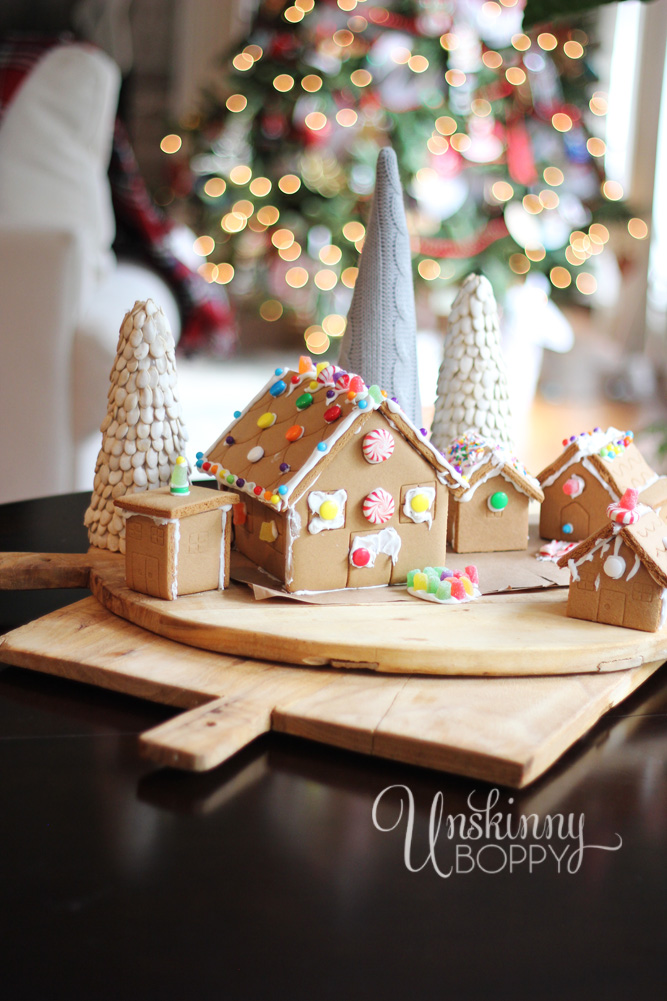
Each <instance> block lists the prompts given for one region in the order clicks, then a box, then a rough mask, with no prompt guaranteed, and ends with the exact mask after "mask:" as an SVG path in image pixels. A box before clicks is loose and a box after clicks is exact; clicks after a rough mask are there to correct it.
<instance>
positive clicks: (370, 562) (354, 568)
mask: <svg viewBox="0 0 667 1001" xmlns="http://www.w3.org/2000/svg"><path fill="white" fill-rule="evenodd" d="M376 536H377V533H376V532H353V533H352V535H351V536H350V557H349V562H348V570H347V586H348V587H377V586H379V585H380V584H389V583H390V581H391V571H392V567H393V563H392V561H391V557H390V556H389V554H388V553H383V552H378V551H377V549H376V547H374V546H373V545H370V544H365V538H366V537H368V539H369V540H370V539H375V538H376Z"/></svg>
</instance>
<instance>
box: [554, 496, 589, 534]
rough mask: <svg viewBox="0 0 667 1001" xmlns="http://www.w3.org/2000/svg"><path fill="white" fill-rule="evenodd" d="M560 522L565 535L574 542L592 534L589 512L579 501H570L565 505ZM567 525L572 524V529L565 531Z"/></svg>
mask: <svg viewBox="0 0 667 1001" xmlns="http://www.w3.org/2000/svg"><path fill="white" fill-rule="evenodd" d="M560 524H561V531H562V532H563V533H564V537H565V538H567V539H568V540H570V541H572V542H574V541H575V540H578V539H585V538H587V537H588V536H589V535H590V529H589V527H588V526H589V517H588V512H587V511H586V509H585V508H584V507H582V505H581V504H579V502H578V501H570V503H569V504H566V505H565V506H564V507H563V509H562V510H561V523H560ZM566 525H571V526H572V529H571V531H569V532H565V526H566Z"/></svg>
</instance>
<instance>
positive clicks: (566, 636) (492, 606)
mask: <svg viewBox="0 0 667 1001" xmlns="http://www.w3.org/2000/svg"><path fill="white" fill-rule="evenodd" d="M91 589H92V591H93V594H94V595H95V597H96V598H97V599H98V600H99V602H100V603H101V604H102V605H104V606H105V608H107V609H108V610H109V611H111V612H113V613H114V614H115V615H118V616H120V617H121V618H124V619H127V620H128V621H130V622H133V623H134V624H135V625H139V626H141V627H142V628H144V629H149V630H151V631H152V632H154V633H157V634H158V635H160V636H163V637H165V638H167V639H172V640H176V641H177V642H179V643H186V644H188V645H190V646H194V647H199V648H201V649H204V650H212V651H216V652H219V653H227V654H232V655H234V656H239V657H250V658H252V659H261V660H270V661H280V662H281V663H286V664H298V665H303V666H310V667H312V666H325V665H332V666H335V667H339V668H350V669H357V668H360V667H363V668H367V669H369V670H375V671H382V672H388V673H395V672H398V673H400V674H407V673H415V674H429V675H430V674H436V675H469V676H488V675H492V676H496V675H501V676H507V675H511V676H526V675H545V674H559V675H563V674H580V673H585V672H593V673H598V672H609V671H619V670H626V669H628V668H632V667H639V666H641V665H642V664H643V663H645V662H646V661H650V660H658V659H661V658H662V659H663V660H664V659H666V658H667V629H663V630H660V631H659V632H657V633H647V632H641V631H639V630H635V629H624V628H621V627H617V626H608V625H602V624H600V623H596V622H587V621H584V620H581V619H572V618H568V617H567V616H566V614H565V609H566V600H567V592H566V591H565V590H564V589H562V588H558V589H555V588H554V589H551V590H541V591H539V592H520V593H516V594H508V595H488V596H485V597H484V598H481V599H479V600H477V601H474V602H469V603H467V604H462V605H437V604H435V603H432V602H428V601H420V600H419V599H417V598H412V597H410V596H409V595H408V594H407V592H406V594H405V601H403V602H398V601H393V602H392V603H390V604H386V605H384V604H380V603H378V604H372V605H354V604H350V605H344V606H341V605H308V606H304V605H303V604H300V603H297V602H291V601H289V600H288V599H282V598H272V599H268V600H266V601H261V602H258V601H255V600H254V598H253V597H252V594H251V592H250V591H249V589H248V588H246V587H245V586H242V585H238V584H234V583H232V584H231V586H230V587H229V589H227V590H225V591H222V592H219V591H208V592H206V593H203V594H196V595H187V596H183V597H180V598H179V599H178V601H163V600H161V599H159V598H151V597H149V596H147V595H143V594H138V593H137V592H136V591H131V590H130V589H129V588H128V587H127V586H126V584H125V580H124V572H123V565H122V561H118V560H106V561H100V562H98V563H97V564H96V565H95V566H94V567H93V569H92V570H91Z"/></svg>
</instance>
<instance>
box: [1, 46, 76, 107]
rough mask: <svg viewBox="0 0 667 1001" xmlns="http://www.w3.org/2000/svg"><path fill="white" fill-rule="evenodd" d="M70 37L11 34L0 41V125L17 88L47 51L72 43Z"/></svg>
mask: <svg viewBox="0 0 667 1001" xmlns="http://www.w3.org/2000/svg"><path fill="white" fill-rule="evenodd" d="M72 41H73V38H72V36H71V35H56V36H55V37H54V36H43V35H24V34H20V35H12V34H8V35H5V36H3V37H2V38H0V122H2V119H3V118H4V115H5V112H6V111H7V108H8V107H9V105H10V104H11V103H12V100H13V99H14V96H15V95H16V93H17V91H18V89H19V87H20V86H21V84H22V83H23V81H24V80H25V78H26V77H27V76H29V75H30V73H32V71H33V69H34V68H35V66H36V65H37V63H38V62H39V60H40V59H41V58H42V56H44V55H45V54H46V53H47V52H48V51H49V50H50V49H52V48H54V46H56V45H68V44H71V42H72Z"/></svg>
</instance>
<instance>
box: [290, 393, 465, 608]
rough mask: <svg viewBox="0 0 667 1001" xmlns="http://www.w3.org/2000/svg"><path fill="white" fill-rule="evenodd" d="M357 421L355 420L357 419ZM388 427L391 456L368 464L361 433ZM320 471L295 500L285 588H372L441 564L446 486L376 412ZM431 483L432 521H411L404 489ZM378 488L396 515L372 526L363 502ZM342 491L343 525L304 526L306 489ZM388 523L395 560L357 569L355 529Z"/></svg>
mask: <svg viewBox="0 0 667 1001" xmlns="http://www.w3.org/2000/svg"><path fill="white" fill-rule="evenodd" d="M361 423H362V422H360V424H361ZM380 427H382V428H389V430H390V431H391V433H392V435H393V438H394V442H395V448H394V452H393V455H392V456H391V457H390V458H389V459H387V460H385V461H384V462H380V463H374V464H373V463H369V462H367V461H366V460H365V459H364V457H363V453H362V441H363V438H364V436H365V435H366V434H367V433H368V432H369V431H371V430H373V429H375V428H380ZM318 469H320V470H321V471H320V472H319V475H318V476H317V478H316V479H315V480H313V481H312V482H310V483H309V485H308V487H307V489H306V490H305V491H304V492H303V494H302V496H301V497H300V498H299V500H298V501H297V502H296V505H295V514H296V516H297V518H298V520H299V523H300V526H301V529H300V531H299V533H298V536H297V537H296V538H295V540H294V543H293V547H292V551H291V558H290V559H289V572H288V575H287V577H288V579H287V581H286V586H287V587H288V589H289V590H294V591H296V590H310V591H317V590H328V589H333V588H344V587H371V586H374V585H378V584H390V583H391V584H400V583H405V581H406V579H407V574H408V571H409V570H414V569H415V568H418V567H424V566H428V565H432V566H437V565H444V563H445V551H446V536H447V504H448V491H447V488H446V487H445V486H443V485H442V484H441V483H440V482H439V481H438V479H437V476H436V471H435V469H434V468H433V466H432V465H431V464H430V463H429V462H427V460H426V459H424V458H423V456H422V455H420V454H419V453H418V452H417V451H416V450H415V449H414V448H413V447H412V446H411V445H410V444H408V442H407V441H406V440H405V439H404V438H403V436H402V435H401V434H400V433H399V432H398V431H397V430H395V429H393V428H391V427H389V425H388V424H387V421H386V420H385V419H384V418H383V417H382V415H381V414H379V413H378V412H374V413H373V414H371V415H370V417H369V419H368V420H367V421H364V422H363V427H359V431H358V433H356V434H353V435H351V436H350V438H349V439H348V440H347V442H346V443H345V444H344V446H343V447H342V448H341V449H340V451H338V452H337V453H336V454H333V455H332V456H331V458H330V459H329V460H328V461H327V459H325V460H324V461H323V462H322V463H320V465H319V466H318ZM418 486H421V487H423V486H431V487H434V488H435V500H434V504H433V509H432V516H433V520H432V524H431V527H430V529H429V526H428V523H427V522H421V523H419V524H415V523H414V522H413V521H411V520H410V518H409V517H408V516H406V515H405V514H404V513H403V510H402V509H403V502H404V499H405V493H406V491H407V490H408V489H410V488H411V487H418ZM378 487H382V488H384V489H385V490H387V491H388V492H389V493H390V494H391V496H392V497H393V499H394V503H395V510H394V514H393V516H392V517H391V519H389V520H388V521H387V522H385V523H384V524H379V525H373V524H371V523H370V522H369V521H367V519H366V518H365V517H364V514H363V511H362V505H363V502H364V499H365V497H366V496H367V495H368V494H369V493H371V491H373V490H375V489H377V488H378ZM340 489H344V490H345V491H346V493H347V501H346V506H345V523H344V526H343V527H341V528H337V529H325V530H323V531H321V532H318V533H317V534H313V533H311V532H309V530H308V524H309V520H310V518H311V512H310V510H309V507H308V495H309V494H310V492H311V491H313V490H316V491H322V492H324V493H329V492H333V491H336V490H340ZM384 528H393V529H395V531H396V532H397V533H398V534H399V536H400V538H401V548H400V551H399V553H398V558H397V561H396V564H395V565H394V564H393V563H392V561H391V559H390V557H389V556H388V555H386V554H384V553H380V554H378V556H377V559H376V561H375V565H374V566H373V567H360V568H359V567H354V566H352V565H351V563H350V559H349V553H350V545H351V543H352V539H353V538H354V537H355V536H356V535H359V534H361V535H363V534H375V533H377V532H380V531H381V530H382V529H384Z"/></svg>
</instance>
